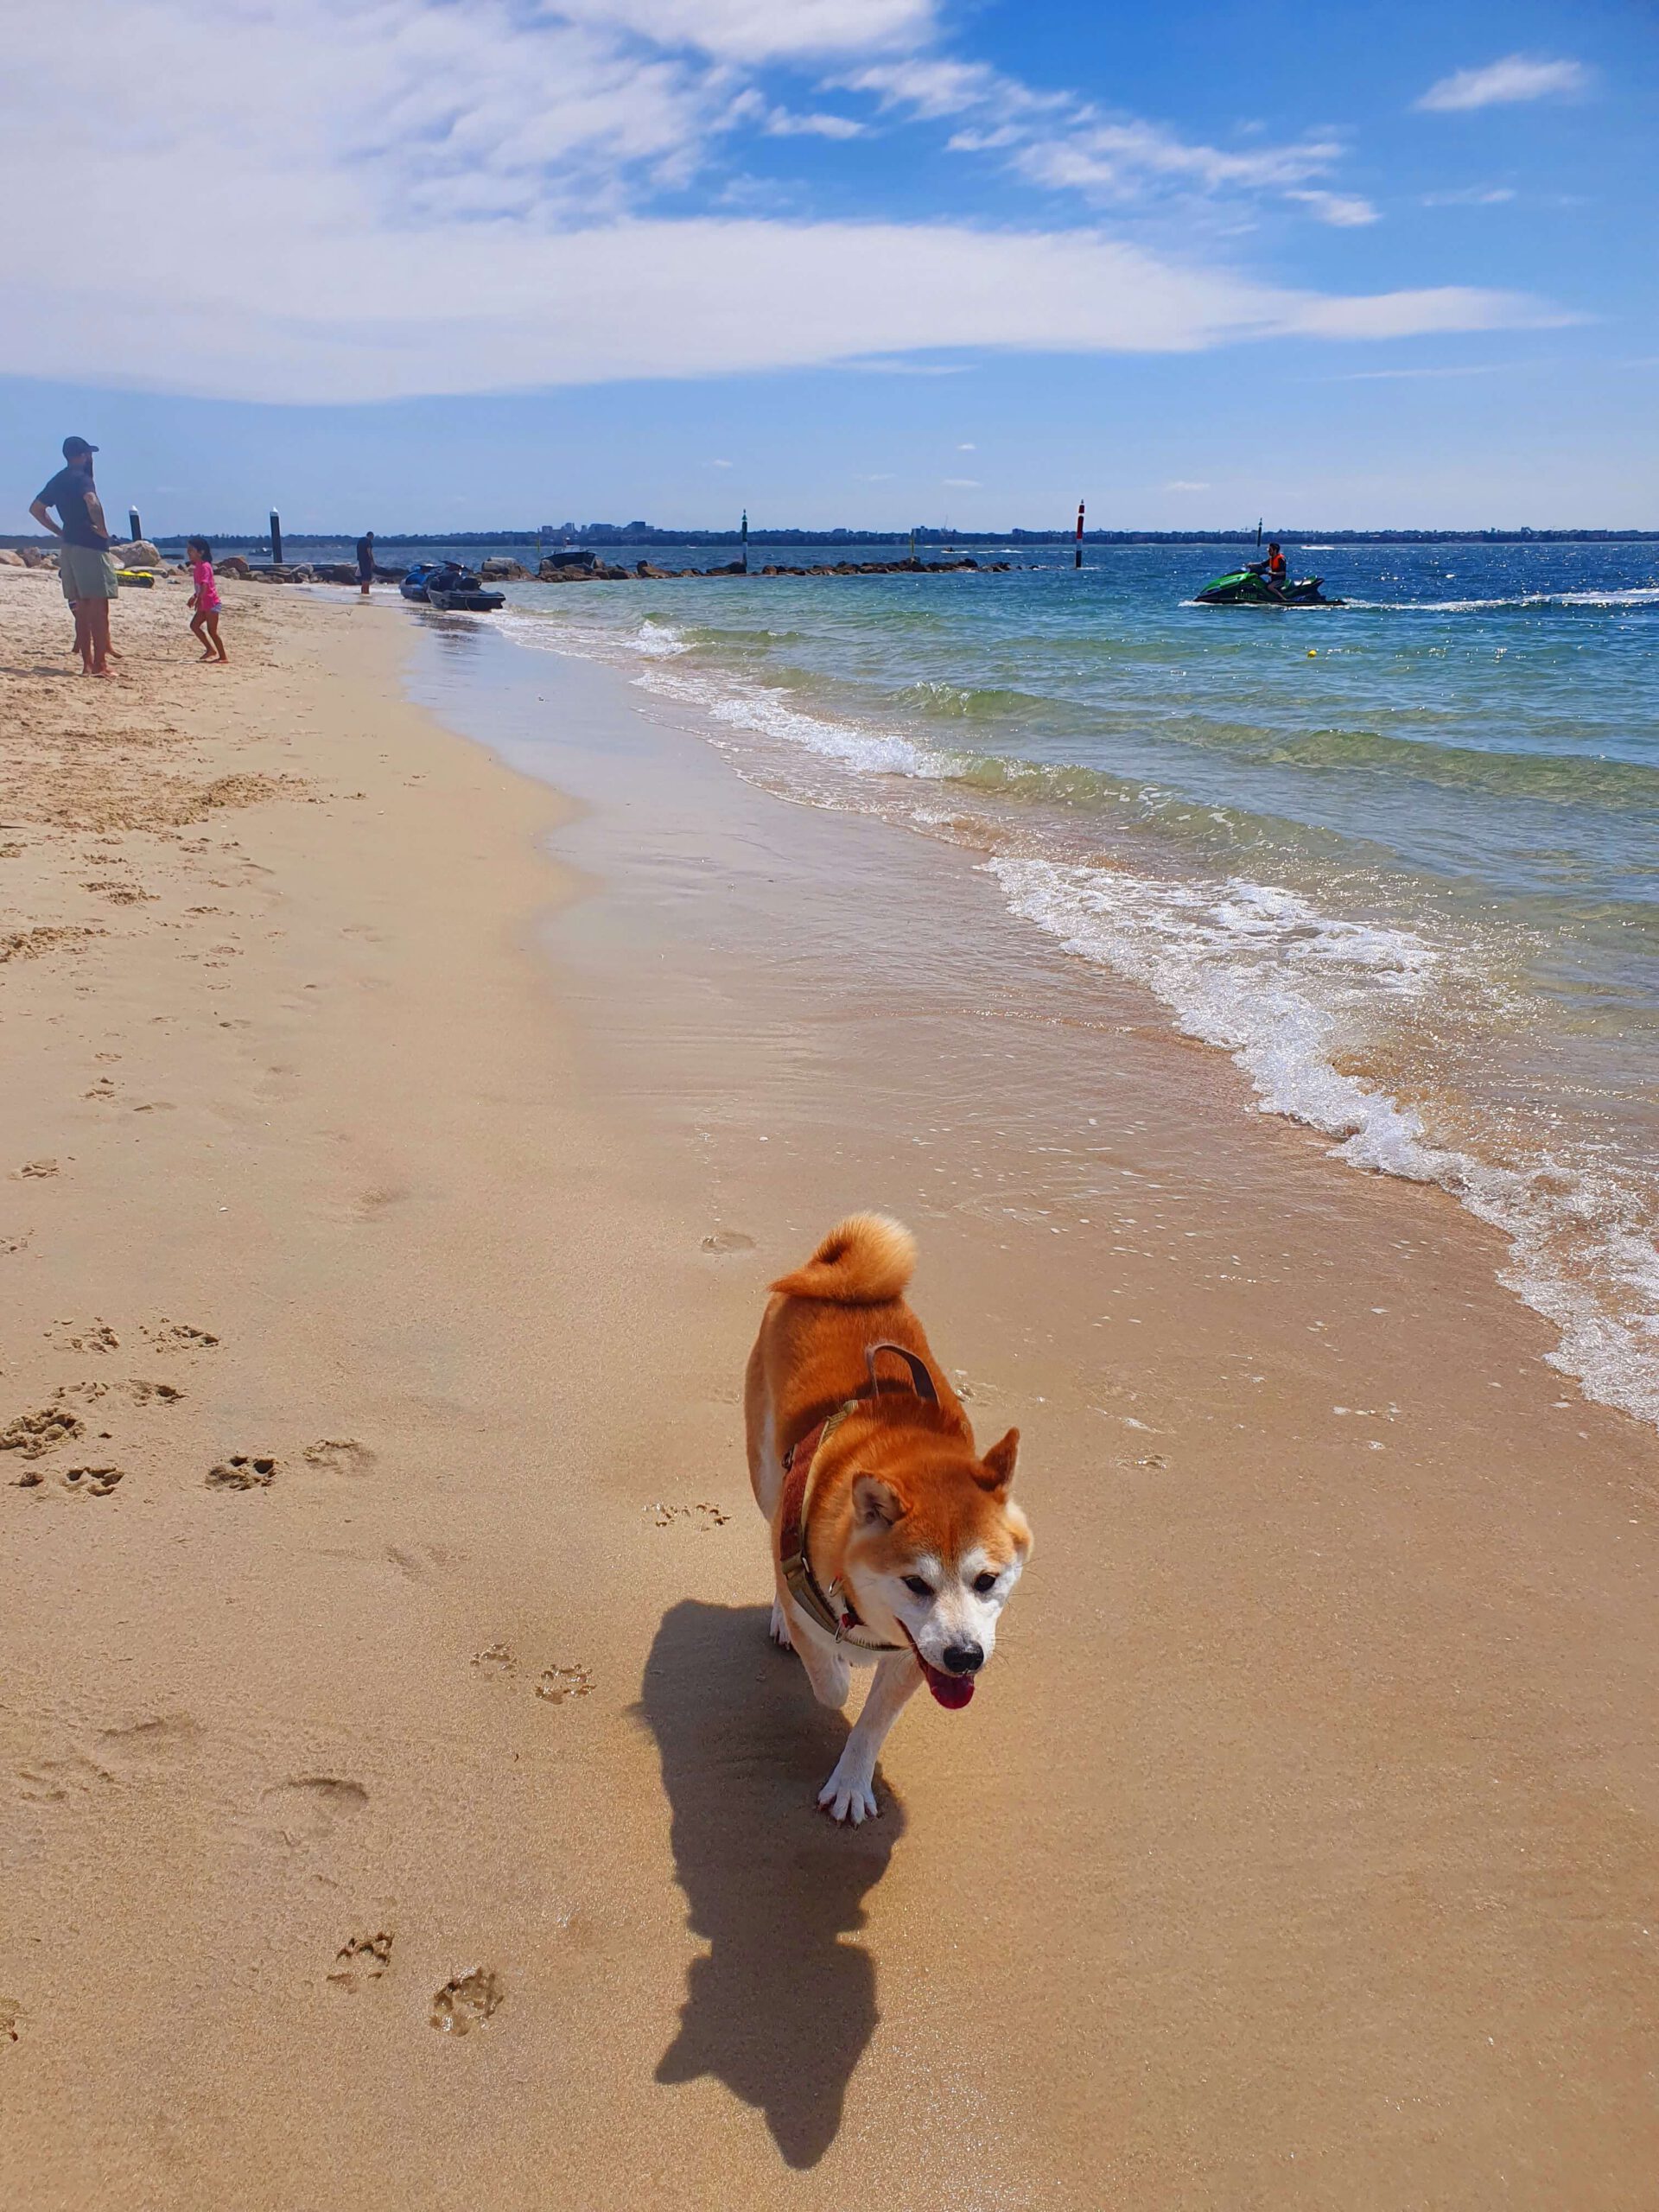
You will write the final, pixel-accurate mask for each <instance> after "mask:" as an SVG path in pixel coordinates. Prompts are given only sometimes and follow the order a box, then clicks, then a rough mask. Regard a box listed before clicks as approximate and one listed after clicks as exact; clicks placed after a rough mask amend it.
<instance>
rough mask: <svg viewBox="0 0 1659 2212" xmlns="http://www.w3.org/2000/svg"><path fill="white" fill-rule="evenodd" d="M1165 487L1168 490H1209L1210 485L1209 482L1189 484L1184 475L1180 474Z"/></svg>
mask: <svg viewBox="0 0 1659 2212" xmlns="http://www.w3.org/2000/svg"><path fill="white" fill-rule="evenodd" d="M1164 489H1165V491H1166V492H1207V491H1208V490H1209V489H1210V486H1208V484H1189V483H1188V482H1187V481H1186V480H1185V478H1184V477H1180V476H1178V477H1176V478H1175V479H1174V480H1173V482H1172V483H1169V484H1166V485H1165V486H1164Z"/></svg>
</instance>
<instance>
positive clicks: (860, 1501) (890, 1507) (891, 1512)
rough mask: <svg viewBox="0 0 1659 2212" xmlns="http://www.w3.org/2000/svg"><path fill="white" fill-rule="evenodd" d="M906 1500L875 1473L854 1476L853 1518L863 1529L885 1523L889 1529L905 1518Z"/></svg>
mask: <svg viewBox="0 0 1659 2212" xmlns="http://www.w3.org/2000/svg"><path fill="white" fill-rule="evenodd" d="M904 1513H905V1501H904V1500H903V1498H902V1497H899V1493H898V1491H896V1490H893V1489H892V1488H890V1487H889V1485H888V1484H886V1483H884V1482H880V1481H879V1480H878V1479H877V1478H876V1477H875V1476H874V1475H855V1477H854V1478H853V1518H854V1519H855V1521H856V1522H857V1523H858V1525H859V1527H860V1528H861V1529H874V1528H875V1527H877V1526H878V1525H879V1524H881V1523H885V1524H886V1526H887V1527H888V1528H889V1529H890V1528H892V1526H893V1522H895V1521H900V1520H902V1519H903V1518H904Z"/></svg>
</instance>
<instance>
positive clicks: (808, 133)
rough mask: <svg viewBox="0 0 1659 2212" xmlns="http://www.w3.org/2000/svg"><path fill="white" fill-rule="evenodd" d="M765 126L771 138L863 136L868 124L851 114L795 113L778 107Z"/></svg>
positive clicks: (767, 119)
mask: <svg viewBox="0 0 1659 2212" xmlns="http://www.w3.org/2000/svg"><path fill="white" fill-rule="evenodd" d="M765 128H766V136H767V137H769V138H861V137H863V136H864V133H865V128H866V126H865V125H864V124H861V123H855V122H854V120H853V118H852V117H851V116H849V115H793V114H791V112H790V111H789V109H787V108H783V107H776V108H773V110H772V113H771V114H770V115H769V116H768V117H767V118H766V125H765Z"/></svg>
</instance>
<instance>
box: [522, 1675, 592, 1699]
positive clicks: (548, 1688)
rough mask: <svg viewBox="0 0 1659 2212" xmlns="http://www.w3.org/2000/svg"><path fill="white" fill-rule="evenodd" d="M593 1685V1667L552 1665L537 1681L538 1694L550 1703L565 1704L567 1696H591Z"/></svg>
mask: <svg viewBox="0 0 1659 2212" xmlns="http://www.w3.org/2000/svg"><path fill="white" fill-rule="evenodd" d="M593 1687H594V1671H593V1669H592V1668H591V1667H582V1666H575V1667H550V1668H549V1669H548V1670H547V1672H546V1673H545V1674H544V1675H543V1676H542V1679H541V1681H539V1682H537V1685H536V1694H537V1697H544V1698H545V1699H546V1700H548V1702H549V1704H550V1705H563V1703H564V1702H565V1700H566V1699H567V1698H573V1697H588V1696H589V1695H590V1694H592V1691H593Z"/></svg>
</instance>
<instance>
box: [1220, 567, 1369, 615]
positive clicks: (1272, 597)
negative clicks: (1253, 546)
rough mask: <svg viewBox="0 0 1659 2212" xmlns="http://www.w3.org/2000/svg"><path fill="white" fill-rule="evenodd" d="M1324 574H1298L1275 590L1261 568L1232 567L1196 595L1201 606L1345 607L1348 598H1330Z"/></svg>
mask: <svg viewBox="0 0 1659 2212" xmlns="http://www.w3.org/2000/svg"><path fill="white" fill-rule="evenodd" d="M1324 582H1325V578H1324V577H1323V576H1297V577H1296V578H1294V580H1293V581H1292V582H1287V583H1286V584H1284V585H1282V586H1281V588H1280V589H1279V590H1277V591H1275V590H1274V588H1273V586H1272V585H1271V584H1270V583H1269V582H1268V580H1267V578H1266V577H1265V576H1264V575H1262V572H1261V570H1260V569H1229V570H1228V572H1227V574H1226V575H1224V576H1217V578H1216V580H1215V582H1213V583H1210V584H1206V585H1205V588H1204V589H1203V590H1202V591H1201V592H1195V593H1194V594H1193V597H1194V598H1195V599H1196V600H1197V601H1198V605H1199V606H1200V607H1344V606H1346V604H1347V601H1345V600H1340V599H1327V598H1326V597H1325V594H1324V592H1323V591H1321V590H1320V588H1319V587H1320V585H1321V584H1323V583H1324Z"/></svg>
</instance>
